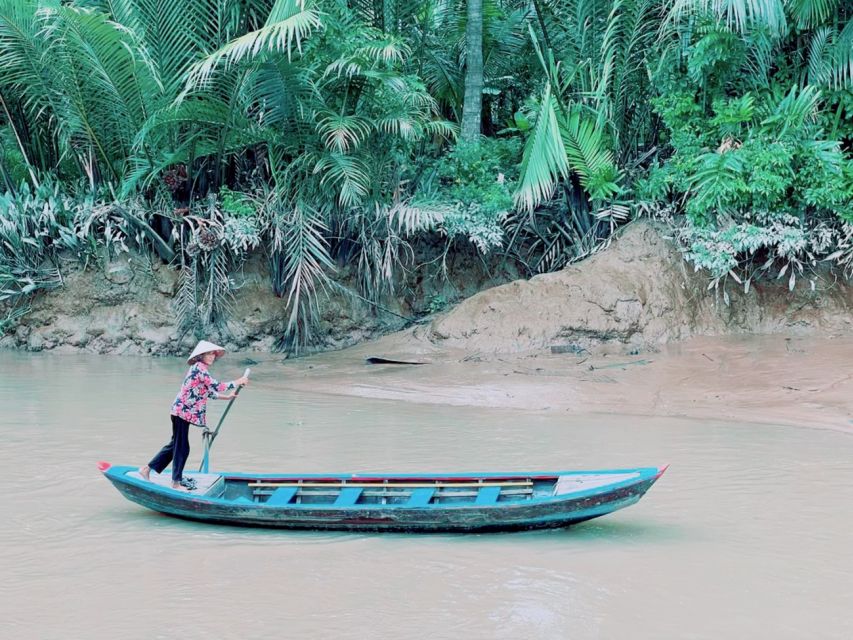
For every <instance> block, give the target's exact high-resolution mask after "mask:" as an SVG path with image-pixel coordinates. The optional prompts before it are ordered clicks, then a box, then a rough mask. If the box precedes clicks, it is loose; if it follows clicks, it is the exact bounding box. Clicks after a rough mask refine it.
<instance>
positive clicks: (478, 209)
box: [422, 138, 520, 253]
mask: <svg viewBox="0 0 853 640" xmlns="http://www.w3.org/2000/svg"><path fill="white" fill-rule="evenodd" d="M519 153H520V144H519V141H518V140H517V139H488V138H484V139H481V140H480V141H477V142H460V143H459V144H457V145H456V147H454V149H453V150H452V151H451V152H450V153H448V154H446V155H444V156H442V157H441V158H439V159H438V160H437V161H435V162H434V164H433V166H432V167H431V168H430V170H429V171H430V173H431V177H432V179H433V180H434V184H433V185H432V189H431V191H430V192H429V194H430V196H431V202H430V203H429V204H428V205H427V204H425V205H424V206H432V207H434V208H436V209H438V210H440V211H441V212H442V214H443V222H442V224H441V228H442V230H443V232H444V233H446V234H447V236H448V238H451V239H453V238H456V237H465V238H467V239H468V240H469V241H470V242H471V243H472V244H474V245H475V246H476V247H477V249H478V250H479V251H480V252H481V253H488V252H489V251H491V250H493V249H498V248H500V247H501V246H502V244H503V235H504V234H503V228H502V223H503V221H504V219H505V218H506V216H507V215H508V214H509V211H510V210H511V209H512V188H513V185H514V184H515V181H516V180H517V177H518V169H517V162H518V156H519ZM422 193H427V189H426V187H424V188H423V189H422Z"/></svg>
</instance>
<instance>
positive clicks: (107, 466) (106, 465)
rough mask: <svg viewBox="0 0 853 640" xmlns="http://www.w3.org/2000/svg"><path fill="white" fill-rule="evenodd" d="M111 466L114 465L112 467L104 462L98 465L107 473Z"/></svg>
mask: <svg viewBox="0 0 853 640" xmlns="http://www.w3.org/2000/svg"><path fill="white" fill-rule="evenodd" d="M111 466H112V465H111V464H110V463H109V462H104V461H103V460H101V461H100V462H99V463H98V469H100V470H101V471H106V470H107V469H109V468H110V467H111Z"/></svg>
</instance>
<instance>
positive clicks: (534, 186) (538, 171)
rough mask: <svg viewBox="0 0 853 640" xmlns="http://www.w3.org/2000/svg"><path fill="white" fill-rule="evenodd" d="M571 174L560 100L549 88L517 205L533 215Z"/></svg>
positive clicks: (529, 141)
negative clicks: (561, 118)
mask: <svg viewBox="0 0 853 640" xmlns="http://www.w3.org/2000/svg"><path fill="white" fill-rule="evenodd" d="M569 173H570V167H569V161H568V157H567V155H566V148H565V146H564V144H563V136H562V135H561V132H560V124H559V121H558V118H557V99H556V98H555V97H554V96H553V95H552V94H551V86H550V85H545V91H544V94H543V96H542V100H541V102H540V105H539V114H538V115H537V117H536V123H535V124H534V125H533V132H532V133H531V135H530V136H529V137H528V139H527V142H526V143H525V145H524V155H523V158H522V161H521V169H520V179H519V182H518V189H517V190H516V192H515V194H514V200H515V205H516V206H517V207H519V208H520V209H523V210H524V211H528V212H532V211H533V210H534V209H535V208H536V207H537V205H539V204H541V203H542V202H545V201H546V200H548V199H549V198H550V197H551V195H552V194H553V193H554V189H555V187H556V186H557V182H558V181H559V179H560V178H562V179H566V178H568V177H569Z"/></svg>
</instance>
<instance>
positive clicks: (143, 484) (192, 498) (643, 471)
mask: <svg viewBox="0 0 853 640" xmlns="http://www.w3.org/2000/svg"><path fill="white" fill-rule="evenodd" d="M666 468H667V467H666V466H664V467H637V468H633V469H606V470H601V471H596V470H591V471H588V470H575V471H564V472H536V473H534V474H529V475H525V474H499V473H483V474H470V473H466V474H464V475H440V474H439V475H424V474H405V475H400V474H395V475H394V476H347V475H335V476H330V475H328V474H284V475H283V474H249V473H225V472H223V473H215V472H214V474H213V475H219V476H221V477H222V479H223V481H224V482H226V483H227V482H228V481H229V480H235V481H244V480H245V481H247V482H250V481H252V480H263V481H273V480H293V479H296V480H299V479H309V478H310V479H317V478H333V479H334V480H335V481H340V480H348V481H363V480H364V479H365V478H375V479H377V480H380V481H381V480H384V479H386V478H388V479H390V478H392V477H393V478H399V479H403V478H404V479H406V480H412V479H415V478H421V479H428V480H431V481H436V482H439V481H441V479H443V478H453V479H465V478H473V479H475V480H476V479H485V478H489V479H496V478H501V479H508V480H511V479H520V478H523V479H533V480H536V479H537V478H539V479H543V480H546V479H547V480H550V479H554V480H556V479H557V478H559V477H560V476H571V475H596V474H598V475H619V474H626V473H637V474H638V475H637V476H636V477H633V478H627V479H624V480H621V481H618V482H613V483H610V484H605V485H599V486H597V487H592V488H590V489H585V490H582V491H576V492H572V493H564V494H557V495H546V496H538V497H533V496H531V498H530V499H529V500H523V501H521V500H520V501H505V502H493V503H486V504H483V503H480V504H477V503H476V502H474V501H471V502H463V503H458V504H454V503H429V504H423V505H417V506H407V505H406V504H405V503H398V504H372V503H371V504H363V503H362V504H353V505H335V504H334V503H328V504H327V503H308V504H302V503H289V504H286V505H268V504H266V503H263V502H250V501H248V500H246V501H244V502H237V501H235V500H233V499H226V498H224V497H219V496H207V495H203V494H192V493H189V492H185V491H180V490H177V489H173V488H171V487H168V486H163V485H159V484H155V483H153V482H150V481H146V480H143V479H142V478H134V477H132V476H130V475H128V474H129V473H132V472H134V471H137V468H136V467H132V466H110V467H109V468H107V469H105V470H103V473H104V475H105V476H107V477H108V478H109V479H110V480H111V481H113V482H120V483H124V484H128V485H132V486H136V487H138V488H141V489H143V490H144V491H146V492H148V493H151V494H155V495H157V494H159V495H162V496H164V497H166V498H169V499H172V500H175V501H177V502H178V503H186V504H189V503H192V504H211V505H220V506H221V505H227V506H230V507H235V508H239V509H243V510H245V509H258V510H264V511H284V510H289V509H295V510H297V511H311V510H314V511H317V510H321V511H345V512H352V511H365V510H374V509H379V510H398V509H405V510H406V511H416V510H422V509H423V510H448V509H452V510H461V509H478V510H481V509H489V510H503V509H515V508H521V507H530V506H532V505H538V504H543V505H544V504H552V503H556V502H570V501H575V500H582V499H586V498H590V497H593V496H597V495H605V494H608V493H611V492H614V491H619V490H621V489H625V488H628V487H631V486H633V485H635V484H642V483H645V482H648V481H650V480H652V481H655V480H657V479H658V478H659V477H660V476H661V475H662V474H663V472H664V471H665V470H666ZM342 484H343V483H342ZM377 486H381V485H377ZM342 488H343V487H342Z"/></svg>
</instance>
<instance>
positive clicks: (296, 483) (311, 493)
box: [125, 469, 656, 509]
mask: <svg viewBox="0 0 853 640" xmlns="http://www.w3.org/2000/svg"><path fill="white" fill-rule="evenodd" d="M648 471H650V470H643V469H630V470H625V471H607V472H586V473H583V472H574V473H573V472H563V473H560V474H559V475H536V476H526V477H525V476H492V475H488V476H472V477H462V476H450V477H431V476H401V477H373V476H368V477H364V476H280V477H276V476H252V475H248V474H247V475H243V474H233V475H229V474H218V473H188V474H186V475H187V476H189V477H192V478H193V479H194V480H195V481H196V483H197V485H198V489H197V490H196V491H193V492H192V493H191V494H190V495H191V496H204V497H207V498H215V499H220V500H224V501H226V502H232V503H234V504H241V505H261V506H264V505H265V506H269V507H287V506H293V505H305V506H320V507H323V506H328V507H333V508H347V507H362V506H377V505H388V506H393V507H398V508H415V509H417V508H429V507H432V506H453V505H456V506H464V505H473V506H490V505H505V504H508V503H509V504H511V503H523V502H527V501H531V500H536V499H540V498H555V497H572V496H573V495H574V494H580V493H581V492H585V491H588V490H591V489H596V488H603V487H608V488H610V487H612V486H615V485H618V484H619V483H623V482H627V483H628V484H630V483H631V482H634V481H637V480H640V479H642V478H643V477H644V473H646V472H648ZM655 471H656V470H655ZM125 473H127V475H128V476H129V477H136V478H139V476H138V473H137V472H136V470H135V469H127V470H126V471H125ZM169 477H170V476H169V474H168V472H165V473H163V474H160V475H158V476H156V477H155V476H154V475H152V477H151V481H152V482H153V483H155V484H159V485H162V486H163V487H164V488H166V487H168V482H169ZM139 480H141V478H139Z"/></svg>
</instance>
